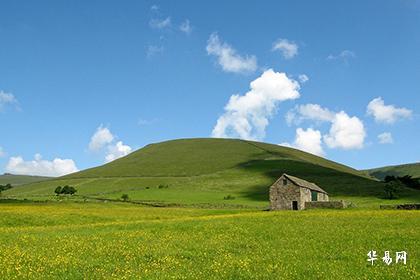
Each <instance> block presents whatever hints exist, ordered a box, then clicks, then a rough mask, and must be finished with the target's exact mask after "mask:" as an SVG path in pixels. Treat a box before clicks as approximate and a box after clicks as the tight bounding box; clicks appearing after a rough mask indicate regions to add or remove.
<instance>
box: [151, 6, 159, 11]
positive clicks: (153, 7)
mask: <svg viewBox="0 0 420 280" xmlns="http://www.w3.org/2000/svg"><path fill="white" fill-rule="evenodd" d="M150 10H151V11H157V10H159V6H158V5H152V6H151V7H150Z"/></svg>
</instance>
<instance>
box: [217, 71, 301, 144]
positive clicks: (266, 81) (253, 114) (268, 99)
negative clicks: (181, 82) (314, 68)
mask: <svg viewBox="0 0 420 280" xmlns="http://www.w3.org/2000/svg"><path fill="white" fill-rule="evenodd" d="M250 88H251V89H250V91H248V92H247V93H246V94H245V95H242V96H240V95H237V94H235V95H232V96H231V97H230V99H229V102H228V104H227V105H226V106H225V113H224V114H223V115H222V116H221V117H219V119H218V120H217V123H216V126H215V127H214V129H213V132H212V136H213V137H239V138H242V139H256V140H260V139H263V138H264V137H265V128H266V127H267V125H268V123H269V119H270V118H271V117H272V115H273V114H274V113H275V111H276V109H277V106H278V103H280V102H282V101H285V100H291V99H296V98H299V96H300V94H299V91H298V90H299V84H298V82H296V81H294V80H291V79H289V78H288V77H287V76H286V74H285V73H279V72H274V71H273V70H272V69H269V70H267V71H265V72H264V73H263V74H262V75H261V76H260V77H259V78H257V79H255V80H254V81H252V82H251V84H250Z"/></svg>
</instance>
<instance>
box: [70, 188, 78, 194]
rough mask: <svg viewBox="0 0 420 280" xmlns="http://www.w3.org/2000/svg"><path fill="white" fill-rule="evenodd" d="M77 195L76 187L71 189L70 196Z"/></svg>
mask: <svg viewBox="0 0 420 280" xmlns="http://www.w3.org/2000/svg"><path fill="white" fill-rule="evenodd" d="M75 193H77V190H76V189H75V188H74V187H69V194H70V195H73V194H75Z"/></svg>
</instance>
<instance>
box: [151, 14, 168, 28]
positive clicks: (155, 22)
mask: <svg viewBox="0 0 420 280" xmlns="http://www.w3.org/2000/svg"><path fill="white" fill-rule="evenodd" d="M149 25H150V27H152V28H154V29H164V28H167V27H170V26H171V17H167V18H165V19H157V18H153V19H151V20H150V21H149Z"/></svg>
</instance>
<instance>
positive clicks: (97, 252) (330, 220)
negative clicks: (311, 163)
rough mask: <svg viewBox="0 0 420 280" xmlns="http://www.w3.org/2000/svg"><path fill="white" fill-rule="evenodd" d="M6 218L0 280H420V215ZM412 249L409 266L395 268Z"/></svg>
mask: <svg viewBox="0 0 420 280" xmlns="http://www.w3.org/2000/svg"><path fill="white" fill-rule="evenodd" d="M0 212H1V213H2V215H1V216H0V279H140V278H141V279H419V277H420V261H419V258H420V247H419V240H420V232H419V231H418V229H419V228H420V212H418V211H417V212H416V211H396V210H386V211H381V210H359V209H352V210H306V211H293V212H292V211H277V212H268V211H259V210H247V209H242V210H238V209H230V210H229V209H194V208H153V207H142V206H138V205H132V204H129V203H75V202H61V203H58V202H56V203H52V202H49V203H1V204H0ZM370 250H376V251H377V252H378V261H377V262H376V263H375V264H374V265H373V266H372V265H370V263H369V262H368V261H367V253H368V252H369V251H370ZM385 250H389V251H391V257H393V258H394V262H393V263H392V264H391V265H389V266H387V265H386V264H385V263H384V262H382V260H381V258H382V256H383V254H384V251H385ZM402 250H404V251H406V252H407V253H408V260H407V264H406V265H404V264H402V263H398V264H397V263H395V252H396V251H402Z"/></svg>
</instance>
